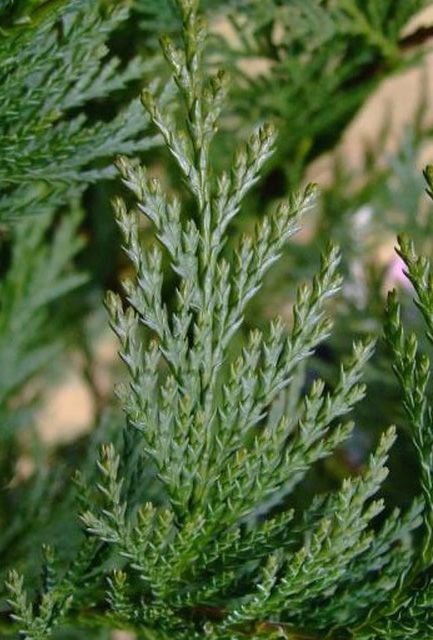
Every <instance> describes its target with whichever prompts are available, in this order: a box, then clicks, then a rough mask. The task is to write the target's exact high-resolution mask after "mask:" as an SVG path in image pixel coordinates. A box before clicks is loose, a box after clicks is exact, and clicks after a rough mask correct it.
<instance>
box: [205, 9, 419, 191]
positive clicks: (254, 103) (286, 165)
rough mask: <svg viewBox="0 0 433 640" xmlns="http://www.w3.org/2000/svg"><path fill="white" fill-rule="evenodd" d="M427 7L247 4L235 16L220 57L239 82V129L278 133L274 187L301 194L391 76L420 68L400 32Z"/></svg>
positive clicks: (236, 92)
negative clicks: (308, 173) (258, 124)
mask: <svg viewBox="0 0 433 640" xmlns="http://www.w3.org/2000/svg"><path fill="white" fill-rule="evenodd" d="M428 4H429V2H428V0H427V1H426V0H413V1H409V2H408V1H406V0H382V1H380V2H377V1H375V0H372V1H371V2H359V1H358V0H336V1H335V2H327V1H326V0H309V1H308V2H303V1H302V0H291V1H290V2H280V1H279V0H246V1H245V2H243V3H241V4H240V6H239V7H238V8H236V7H235V8H234V9H233V10H232V11H231V12H230V13H229V18H230V21H231V24H232V27H234V30H235V34H236V38H235V40H233V38H227V39H224V42H223V46H221V43H219V45H218V47H217V51H218V53H219V54H220V55H222V56H223V58H225V59H226V64H227V66H228V67H229V68H230V70H231V72H232V73H233V74H234V76H235V78H236V82H235V83H234V86H233V89H232V94H233V98H232V100H233V103H234V105H235V109H234V115H235V117H237V118H236V125H237V126H240V127H242V126H243V123H245V122H251V121H262V120H263V119H269V118H272V120H273V121H274V122H276V123H277V126H278V129H279V130H280V132H281V134H280V136H279V139H278V145H277V154H276V155H275V156H274V160H273V162H272V164H271V165H270V169H272V170H273V171H274V172H276V174H275V175H274V180H273V183H272V184H276V185H277V186H278V185H279V184H280V183H281V181H283V182H286V183H287V184H289V185H294V184H295V185H297V182H298V180H299V177H300V176H302V175H303V173H304V170H305V168H306V166H307V165H308V163H309V162H310V161H311V160H312V159H313V158H315V157H317V156H318V155H320V154H321V153H323V151H327V150H329V149H330V148H333V147H334V146H335V144H336V143H337V142H338V140H339V138H340V135H341V134H342V133H343V131H344V130H345V128H346V127H347V125H348V123H349V122H350V121H351V120H352V118H353V117H354V115H355V114H356V112H357V111H358V110H359V108H360V107H361V106H362V104H363V103H364V101H365V100H366V98H367V96H369V95H370V94H371V92H372V91H373V90H374V89H375V88H376V87H377V85H378V83H379V82H380V81H381V80H382V79H383V78H384V76H385V75H388V74H390V73H392V72H394V71H396V70H398V69H401V68H404V67H406V66H407V65H410V64H411V63H412V62H413V61H414V60H415V59H417V54H416V53H415V54H411V53H410V46H409V45H410V42H409V43H408V42H406V41H405V40H404V39H403V38H402V36H401V33H402V30H403V28H404V27H405V26H406V24H407V23H408V22H409V20H410V19H411V18H412V17H413V16H414V15H415V14H416V13H417V12H418V11H419V10H420V9H422V8H423V7H424V6H426V5H428ZM221 51H222V52H223V53H222V54H221V53H220V52H221ZM257 61H258V67H257V70H255V64H256V62H257ZM239 115H240V116H241V118H239ZM277 178H278V180H277Z"/></svg>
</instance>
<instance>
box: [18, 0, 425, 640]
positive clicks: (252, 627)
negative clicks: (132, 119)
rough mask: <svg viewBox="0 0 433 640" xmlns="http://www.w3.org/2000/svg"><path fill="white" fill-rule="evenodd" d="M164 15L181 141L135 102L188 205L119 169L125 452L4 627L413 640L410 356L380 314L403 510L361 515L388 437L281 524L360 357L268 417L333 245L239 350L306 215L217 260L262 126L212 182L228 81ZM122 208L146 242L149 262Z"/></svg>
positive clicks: (324, 328) (256, 158)
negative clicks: (171, 35)
mask: <svg viewBox="0 0 433 640" xmlns="http://www.w3.org/2000/svg"><path fill="white" fill-rule="evenodd" d="M178 5H179V10H180V12H181V16H182V22H183V28H182V38H183V47H182V48H181V49H178V48H176V46H175V45H174V44H173V43H172V42H171V41H170V40H168V39H165V40H164V41H163V50H164V55H165V57H166V59H167V62H168V64H169V66H170V68H171V72H172V74H173V79H174V82H175V84H176V86H177V90H178V95H179V98H180V103H179V104H180V105H181V106H182V113H183V114H184V118H185V120H184V129H180V128H179V127H178V126H177V125H176V124H175V122H174V120H173V119H172V116H171V115H169V114H168V112H167V110H166V109H164V108H161V107H160V104H159V102H158V100H157V99H156V98H155V96H154V95H153V93H152V92H150V91H148V90H146V91H145V92H144V93H143V96H142V100H143V104H144V106H145V108H146V110H147V112H148V113H149V116H150V118H151V120H152V122H153V124H154V126H155V127H156V129H157V130H158V132H159V134H160V135H161V137H162V138H163V140H164V141H165V144H166V146H167V149H168V151H169V152H170V154H171V156H172V157H173V159H174V160H175V162H176V163H177V165H178V169H179V171H180V173H181V175H182V177H183V180H184V182H185V186H186V188H187V189H188V192H189V199H188V200H186V202H188V207H186V206H185V205H182V203H181V200H180V199H179V197H178V196H177V195H175V194H173V195H171V196H168V195H166V194H165V193H164V191H163V189H162V186H161V185H160V183H159V181H158V180H157V179H155V178H154V177H152V176H149V175H148V173H147V171H146V170H145V169H144V168H142V167H141V166H140V165H139V164H137V163H136V162H131V161H128V160H127V159H126V158H121V159H120V160H119V162H118V166H119V170H120V173H121V176H122V179H123V182H124V184H125V186H126V187H127V189H128V190H129V191H130V192H131V193H132V194H133V196H134V198H135V199H136V202H137V206H136V207H133V208H132V209H129V208H128V207H127V205H126V204H125V203H124V202H123V201H122V200H121V199H119V198H118V199H116V201H115V210H116V217H117V220H118V224H119V227H120V229H121V232H122V236H123V240H124V247H125V251H126V253H127V255H128V257H129V259H130V260H131V262H132V264H133V266H134V269H135V273H136V275H135V277H134V278H133V279H132V280H127V281H126V282H125V283H124V289H125V296H126V300H125V301H122V299H121V297H120V296H119V295H115V294H110V295H109V296H108V298H107V307H108V310H109V313H110V316H111V323H112V326H113V329H114V331H115V333H116V334H117V336H118V338H119V340H120V344H121V352H120V354H121V358H122V359H123V361H124V362H125V364H126V365H127V368H128V370H129V375H130V383H129V385H127V386H125V387H120V388H119V392H118V394H119V398H120V401H121V404H122V406H123V409H124V411H125V414H126V422H127V427H126V429H127V431H126V434H128V433H129V434H132V435H129V436H128V437H129V438H132V440H130V442H131V443H133V448H131V446H129V447H128V446H124V447H121V448H120V449H118V450H116V447H115V446H114V445H113V444H108V445H105V446H104V447H103V448H102V453H101V457H100V461H99V463H98V466H99V482H98V484H97V488H96V491H94V490H92V488H91V486H90V485H88V484H87V482H86V478H85V477H83V479H82V480H81V481H80V483H79V486H80V487H81V496H82V497H81V499H82V501H83V502H84V504H85V511H84V513H83V515H82V521H83V525H84V529H85V531H86V536H85V537H84V538H83V540H82V542H81V543H80V545H79V550H78V551H77V555H76V558H75V559H74V560H73V561H72V562H71V564H70V567H69V568H68V569H66V568H65V567H64V566H62V567H56V561H55V558H54V556H53V553H52V551H51V550H50V549H47V551H46V554H45V556H46V557H45V562H44V566H45V569H44V574H45V578H44V584H43V586H42V591H41V595H40V596H39V598H38V601H37V602H35V603H34V604H32V603H31V600H30V599H29V596H28V595H27V593H26V589H25V587H24V583H23V579H22V578H21V577H20V575H19V574H17V573H16V572H11V573H10V577H9V580H8V585H9V593H10V595H9V599H10V603H11V606H12V607H13V612H14V613H13V616H14V620H15V621H16V623H17V628H18V629H19V630H20V634H21V636H22V637H24V638H28V639H33V640H43V639H45V638H47V637H49V636H50V635H51V634H52V632H53V631H54V630H55V629H56V628H57V627H58V626H61V625H62V624H65V623H70V622H71V621H73V620H76V621H77V622H81V623H83V624H88V625H89V626H91V627H92V626H93V627H98V626H99V625H101V624H106V625H108V626H109V627H111V628H114V627H120V628H132V629H134V630H135V631H136V632H138V633H139V634H142V635H143V636H144V637H166V636H168V635H169V634H170V635H174V636H175V637H176V638H184V637H185V638H194V637H196V638H199V637H203V635H207V636H209V637H210V638H227V639H228V638H232V639H233V638H241V637H244V636H245V635H249V636H251V637H259V636H262V635H264V636H268V637H275V636H281V637H287V638H305V637H307V638H316V637H317V638H319V637H323V636H325V635H326V636H327V637H332V638H334V637H335V638H350V637H354V638H385V637H386V638H388V637H392V638H394V637H395V638H400V637H404V636H403V635H401V634H402V633H403V631H400V629H402V630H406V629H407V625H408V622H407V620H408V619H409V620H410V621H417V620H419V626H418V627H417V633H416V634H415V635H416V637H426V638H427V637H428V635H427V631H426V633H424V631H423V629H424V627H423V625H426V627H425V628H426V630H429V628H430V627H429V622H428V617H426V615H424V614H423V613H422V612H424V611H425V610H426V607H428V605H429V595H428V594H429V588H428V583H427V587H426V588H419V587H418V582H417V580H419V578H418V576H419V574H420V573H421V574H422V572H425V570H426V569H427V568H428V567H429V566H430V564H431V560H432V559H431V557H430V556H431V531H432V520H431V518H432V515H431V514H432V513H433V512H432V506H431V475H430V474H431V469H432V468H433V464H432V461H431V446H430V444H431V443H430V441H429V440H428V439H426V438H427V435H426V434H425V433H424V432H425V431H426V428H427V427H426V425H427V423H428V421H429V419H430V410H429V408H428V404H427V400H426V396H425V394H424V391H425V388H426V385H427V379H428V362H427V360H425V359H424V358H421V359H419V360H418V359H417V357H416V342H415V340H414V339H413V338H410V339H406V338H405V336H404V331H403V329H402V326H401V323H400V321H399V315H398V309H397V307H396V303H395V301H394V298H391V299H390V306H389V322H388V325H387V337H388V341H389V342H390V344H391V346H392V348H393V350H394V353H395V355H396V367H395V368H396V373H397V376H398V378H399V380H400V381H401V383H402V385H403V394H404V406H405V407H406V409H407V411H408V415H409V417H410V419H411V421H412V423H413V441H414V444H415V447H416V449H417V451H418V455H419V462H420V468H421V478H422V480H421V483H422V497H421V498H419V499H416V500H415V501H414V502H413V505H412V506H411V507H410V508H409V509H408V510H407V511H406V512H405V513H402V514H401V513H399V512H398V511H394V512H392V513H391V514H390V515H388V516H386V517H384V516H383V515H382V516H381V517H380V518H379V517H378V516H379V514H381V512H382V511H383V509H384V504H383V501H382V500H381V499H380V498H377V497H376V495H377V493H378V491H379V490H380V487H381V485H382V483H383V481H384V479H385V477H386V476H387V469H386V461H387V458H388V452H389V450H390V448H391V446H392V444H393V443H394V440H395V430H394V429H393V428H391V429H389V430H388V431H386V432H385V433H384V434H383V435H382V437H381V438H380V441H379V443H378V445H377V448H376V451H375V452H374V453H373V454H372V455H371V457H370V460H369V462H368V464H367V465H366V466H365V469H364V470H363V472H362V473H361V474H360V475H355V476H353V477H349V478H347V479H345V480H344V481H343V483H342V485H341V488H339V489H337V490H335V491H333V492H330V493H329V494H325V495H322V496H320V495H319V496H317V497H316V498H315V499H313V501H312V502H311V504H309V505H306V506H305V508H304V510H303V511H299V510H298V509H293V508H292V507H291V501H293V497H294V496H295V495H296V491H297V487H298V486H299V485H300V483H302V482H303V481H305V478H306V476H307V474H308V472H309V471H310V470H311V468H312V466H313V465H314V464H315V463H316V462H317V461H319V460H321V459H323V458H326V457H328V456H330V455H331V454H332V453H333V451H334V450H335V449H336V448H337V447H338V446H339V445H340V444H341V443H342V442H343V441H344V440H345V439H346V438H347V437H348V436H349V434H350V432H351V430H352V428H353V425H352V423H351V422H347V420H346V416H347V414H348V413H349V412H350V411H351V410H352V408H353V407H354V406H355V405H356V404H357V403H358V402H359V401H360V400H361V399H362V398H363V397H364V394H365V387H364V385H363V384H362V382H361V376H362V373H363V370H364V368H365V365H366V363H367V362H368V360H369V359H370V357H371V355H372V352H373V348H374V342H373V341H372V340H367V341H362V342H356V343H355V344H354V347H353V354H352V356H351V357H350V358H349V359H348V360H347V361H346V362H345V364H343V365H342V366H341V369H340V375H339V379H338V381H337V383H336V384H335V386H334V387H333V388H328V387H327V386H326V385H325V384H324V382H323V381H322V380H320V379H316V380H314V381H313V382H312V383H311V384H307V387H306V388H305V389H304V390H303V391H302V392H301V390H300V389H299V386H298V392H297V394H296V393H295V398H294V399H293V398H292V411H291V412H290V413H287V412H286V411H285V410H284V403H281V398H282V397H283V396H282V394H284V391H285V390H286V389H287V388H290V386H291V385H292V384H293V380H294V376H296V375H298V374H299V371H300V370H302V369H300V367H301V366H302V365H303V363H305V362H308V360H309V358H310V356H311V355H312V353H313V352H314V350H315V349H316V348H317V346H318V345H319V344H320V343H321V342H322V341H323V340H324V339H325V338H326V337H327V336H328V335H329V333H330V329H331V324H330V321H329V319H328V317H327V314H326V305H327V301H328V299H329V298H331V297H332V296H334V295H335V293H336V292H337V291H338V289H339V287H340V284H341V280H340V277H339V275H338V273H337V267H338V263H339V254H338V251H337V250H336V249H335V248H334V247H333V246H330V247H329V248H328V250H327V251H326V252H325V254H324V255H323V258H322V261H321V265H320V268H319V271H318V273H317V275H316V276H315V277H314V278H313V280H312V281H311V283H310V284H308V285H307V284H304V285H301V286H300V287H299V288H298V292H297V296H296V302H295V304H294V306H293V312H292V322H291V325H290V327H287V326H286V325H285V323H284V322H283V321H282V320H276V321H274V322H272V323H271V324H270V326H269V327H268V329H267V330H265V331H259V330H254V331H252V332H250V334H249V335H248V336H246V337H245V338H243V337H242V335H241V334H240V329H241V327H242V324H243V317H244V312H245V308H246V305H247V303H248V302H249V301H250V299H251V298H252V297H253V296H254V295H255V294H256V293H257V291H258V289H259V288H260V286H261V284H262V281H263V278H264V276H265V274H266V272H267V271H268V270H269V268H270V267H271V266H272V265H273V264H274V263H275V261H276V260H278V258H279V256H280V253H281V250H282V248H283V246H284V245H285V244H286V242H287V240H288V239H289V238H290V236H291V235H292V234H293V233H294V232H295V230H296V229H297V227H298V225H299V223H300V220H301V219H302V217H303V215H304V214H305V212H306V211H307V210H308V209H309V208H310V207H311V203H312V199H313V198H314V189H313V188H312V187H307V188H306V190H305V191H304V192H302V193H301V194H300V195H297V196H292V197H291V198H289V200H288V201H287V202H282V203H280V204H279V205H277V206H276V207H275V208H274V210H273V211H271V212H270V213H268V214H266V215H265V216H264V217H263V219H262V221H261V222H260V224H259V225H258V226H257V228H256V229H255V231H254V232H253V233H252V234H250V235H245V236H243V237H241V238H239V239H238V240H237V242H234V243H231V244H230V245H228V244H227V237H228V233H229V229H230V225H231V223H233V221H234V219H235V218H236V217H237V216H238V215H239V214H240V209H241V205H242V202H243V200H244V198H245V196H246V194H247V193H248V191H249V190H251V188H252V187H253V186H254V185H255V183H256V182H257V180H258V179H259V176H260V173H261V171H262V167H263V165H264V163H265V162H266V161H267V160H268V158H269V157H270V155H271V153H272V151H273V147H274V139H275V134H274V131H273V129H272V127H270V126H269V125H263V126H261V127H259V128H258V129H256V130H255V131H254V132H253V134H252V135H251V137H250V139H249V140H248V142H247V143H246V145H245V146H244V147H243V148H240V149H239V150H237V151H236V152H235V154H234V159H233V163H232V167H231V169H230V170H228V171H227V170H226V171H223V172H221V173H219V172H218V171H217V170H216V168H215V167H214V166H213V160H212V153H211V148H212V146H211V145H212V141H213V138H214V135H215V131H216V129H217V123H218V118H219V116H220V112H221V108H222V105H223V99H224V94H225V88H226V83H225V77H224V75H223V74H221V73H218V74H216V75H215V76H213V77H211V78H210V79H205V78H204V76H203V72H202V55H203V46H204V39H205V31H204V27H203V25H202V23H201V21H200V18H199V17H198V15H197V9H198V7H197V3H196V2H195V0H182V1H179V3H178ZM140 212H142V213H144V214H145V216H146V217H147V218H148V219H149V220H150V221H151V222H152V224H153V226H154V229H155V233H156V238H157V240H158V244H154V246H153V247H152V248H151V249H150V250H146V251H145V250H144V249H143V248H142V245H141V242H140V228H139V215H140ZM401 253H402V255H403V257H404V259H405V260H406V262H407V264H408V270H409V275H410V277H411V279H412V282H413V284H414V286H415V288H416V290H417V293H418V296H419V306H420V308H421V311H422V313H423V314H424V315H425V317H426V320H427V322H428V326H429V323H431V310H432V308H433V297H432V300H430V298H429V296H430V289H431V290H432V291H433V286H432V284H431V282H430V280H429V276H428V270H429V266H428V264H427V263H426V262H425V261H423V260H421V261H420V260H418V259H416V257H415V256H414V254H413V249H412V248H411V246H410V245H408V244H407V243H403V244H402V245H401ZM164 261H168V262H169V264H170V266H171V268H172V270H173V272H174V274H175V277H176V279H177V285H176V293H175V296H174V298H173V299H172V300H168V299H166V298H165V294H164V286H163V285H164V270H163V263H164ZM143 325H144V326H143ZM235 336H237V339H236V340H234V338H235ZM132 451H134V456H132ZM143 465H147V466H150V467H151V468H153V469H154V470H155V473H156V476H157V479H158V483H159V491H158V494H157V496H156V497H154V498H152V499H151V500H149V498H148V497H146V489H145V488H144V489H140V488H139V487H140V483H139V482H138V478H139V477H140V469H141V468H143ZM137 474H138V475H137ZM137 488H138V490H137ZM416 529H420V530H421V533H420V538H421V547H420V548H421V551H419V546H418V544H415V538H414V537H413V532H414V531H415V530H416ZM408 594H409V595H408ZM101 610H102V611H103V614H102V615H103V618H101ZM405 632H406V631H405ZM423 633H424V635H422V634H423ZM399 634H400V635H399Z"/></svg>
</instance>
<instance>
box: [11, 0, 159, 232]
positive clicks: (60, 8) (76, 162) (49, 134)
mask: <svg viewBox="0 0 433 640" xmlns="http://www.w3.org/2000/svg"><path fill="white" fill-rule="evenodd" d="M104 5H105V3H104V2H102V1H101V2H100V1H98V2H94V3H92V4H91V5H89V3H87V2H82V1H80V0H63V1H61V2H37V3H34V2H29V1H27V2H25V3H16V4H15V5H14V6H13V7H12V9H11V10H10V11H5V12H4V14H3V13H2V14H0V28H1V29H2V42H1V47H0V65H1V74H0V105H1V106H0V123H1V125H0V136H1V139H2V144H1V150H0V165H1V169H0V180H1V182H2V195H1V198H0V219H2V220H4V219H7V218H10V217H16V216H17V215H23V214H28V211H29V209H30V207H29V205H30V204H31V211H32V213H35V212H37V211H38V202H41V203H42V204H41V206H46V203H47V199H48V197H51V198H52V199H53V203H54V204H58V203H59V202H60V203H61V202H64V201H65V199H66V198H67V197H68V195H66V196H65V193H64V192H65V191H66V192H67V194H70V193H71V192H75V193H77V192H78V193H80V192H81V191H82V190H83V188H84V187H85V186H86V183H89V182H93V181H95V180H96V179H100V178H101V177H109V176H112V175H113V172H112V168H111V162H110V161H111V159H112V157H113V155H115V154H116V153H132V152H134V151H137V150H139V149H146V148H148V147H149V146H152V145H154V144H155V139H154V138H151V137H149V138H145V137H143V136H140V138H139V139H138V137H137V136H138V135H139V134H142V132H143V129H144V128H145V126H146V124H147V123H146V119H143V118H139V117H138V114H139V110H140V107H139V101H138V100H137V99H136V100H133V101H132V102H130V104H129V105H127V107H126V108H124V109H121V110H120V111H119V112H118V113H114V115H112V116H110V117H105V118H97V119H95V118H94V117H89V116H90V114H89V115H87V114H86V111H85V109H86V108H88V107H89V106H90V105H91V104H92V103H93V104H99V105H100V107H99V108H100V110H101V109H102V108H103V104H104V103H103V100H104V99H105V98H106V97H107V96H110V95H112V94H114V92H119V91H121V90H123V89H124V88H125V87H127V86H128V85H129V84H130V83H131V81H133V80H136V79H137V78H139V77H140V76H142V75H143V72H144V69H145V64H144V63H143V62H142V61H141V60H139V59H138V58H135V59H133V60H131V61H130V62H129V64H128V65H127V66H126V67H125V68H123V69H122V68H121V67H120V61H119V60H118V59H117V58H116V57H114V56H112V55H110V54H109V50H108V48H107V39H108V37H109V36H110V34H111V33H112V32H113V31H114V30H115V29H116V27H118V25H119V24H121V23H122V22H123V21H125V19H126V18H127V15H128V11H127V4H126V3H124V2H119V3H116V5H115V6H104ZM107 116H109V114H107ZM59 192H60V193H59Z"/></svg>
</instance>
